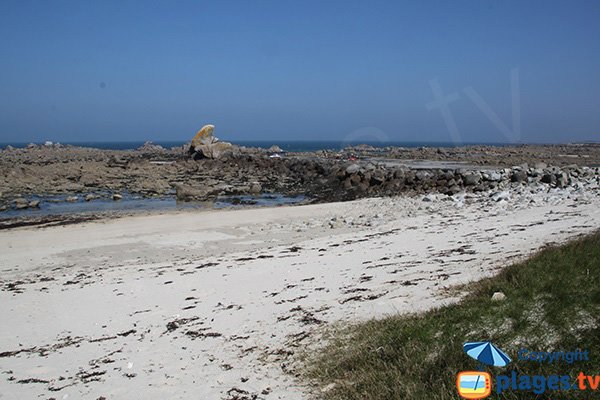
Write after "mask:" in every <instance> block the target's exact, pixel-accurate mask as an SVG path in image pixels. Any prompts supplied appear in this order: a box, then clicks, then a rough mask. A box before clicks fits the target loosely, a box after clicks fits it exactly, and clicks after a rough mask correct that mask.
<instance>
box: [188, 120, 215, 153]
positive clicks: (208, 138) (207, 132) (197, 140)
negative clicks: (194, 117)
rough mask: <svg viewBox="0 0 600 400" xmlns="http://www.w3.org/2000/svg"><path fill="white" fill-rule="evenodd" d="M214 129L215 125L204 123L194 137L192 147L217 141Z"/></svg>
mask: <svg viewBox="0 0 600 400" xmlns="http://www.w3.org/2000/svg"><path fill="white" fill-rule="evenodd" d="M214 130H215V126H214V125H204V126H203V127H202V129H200V130H199V131H198V133H196V136H194V138H193V139H192V148H194V147H196V146H201V145H203V144H211V143H213V142H214V141H215V137H214V136H213V131H214Z"/></svg>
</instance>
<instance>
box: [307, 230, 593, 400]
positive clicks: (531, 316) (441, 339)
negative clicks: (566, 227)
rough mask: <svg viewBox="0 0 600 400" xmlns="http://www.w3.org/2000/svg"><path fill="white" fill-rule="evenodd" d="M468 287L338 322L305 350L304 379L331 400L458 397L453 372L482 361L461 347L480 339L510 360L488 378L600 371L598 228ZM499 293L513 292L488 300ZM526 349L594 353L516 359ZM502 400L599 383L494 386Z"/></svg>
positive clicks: (571, 395) (563, 395) (576, 394)
mask: <svg viewBox="0 0 600 400" xmlns="http://www.w3.org/2000/svg"><path fill="white" fill-rule="evenodd" d="M469 288H470V294H469V295H467V296H466V297H465V298H464V299H463V300H462V301H461V302H459V303H457V304H454V305H451V306H446V307H442V308H439V309H435V310H432V311H429V312H427V313H424V314H418V315H408V316H406V315H403V316H394V317H390V318H386V319H383V320H373V321H369V322H366V323H361V324H358V325H353V326H349V327H345V328H341V329H338V330H336V331H335V332H333V333H332V337H331V338H329V341H328V345H327V346H326V347H325V348H324V349H323V350H321V352H320V353H319V354H318V355H316V356H311V357H308V358H307V360H306V363H307V367H306V371H305V378H306V379H307V380H308V381H309V382H310V383H311V384H313V385H315V387H316V388H317V390H316V392H317V397H320V398H323V399H327V400H330V399H340V400H341V399H343V400H354V399H356V400H358V399H360V400H383V399H417V400H418V399H428V400H436V399H439V400H442V399H457V398H459V397H458V394H457V392H456V387H455V380H456V374H457V373H458V372H459V371H463V370H474V369H477V367H478V363H477V361H475V360H473V359H471V358H470V357H468V356H467V355H466V354H464V353H463V350H462V345H463V343H464V342H467V341H480V340H490V341H492V342H493V343H494V344H495V345H497V346H498V347H500V348H501V349H503V350H504V351H505V352H506V353H508V355H509V356H510V357H511V358H512V359H513V362H512V363H511V364H509V366H507V367H505V368H495V367H488V368H486V370H487V371H488V372H490V373H491V374H492V376H494V374H510V373H511V371H516V372H517V373H518V374H520V375H521V374H529V375H553V374H558V375H570V376H572V377H573V378H575V377H576V376H577V375H578V374H579V372H580V371H583V372H585V373H587V374H588V375H595V374H598V375H600V314H599V311H600V233H596V234H594V235H591V236H589V237H586V238H583V239H580V240H577V241H573V242H571V243H568V244H566V245H563V246H560V247H551V248H546V249H544V250H542V251H540V252H539V253H538V254H537V255H535V256H533V257H532V258H530V259H529V260H527V261H525V262H522V263H518V264H515V265H512V266H510V267H508V268H506V269H504V270H503V271H502V272H501V273H500V274H499V275H497V276H495V277H493V278H490V279H486V280H483V281H481V282H478V283H476V284H473V285H470V286H469ZM497 291H501V292H503V293H505V294H506V296H507V299H506V300H504V301H499V302H498V301H496V302H494V301H492V300H491V296H492V294H493V293H494V292H497ZM521 348H528V349H531V350H535V351H552V350H565V351H567V350H574V349H578V348H579V349H589V351H590V361H588V362H576V363H573V364H571V365H569V364H567V363H565V362H560V363H558V364H539V363H535V362H531V361H519V360H517V352H518V350H519V349H521ZM493 381H494V383H495V380H494V379H493ZM327 387H328V390H325V391H323V390H319V389H323V388H327ZM500 398H501V399H584V398H600V389H599V390H597V391H595V392H594V391H589V390H588V391H585V392H581V391H578V390H570V391H562V392H561V391H547V392H546V393H544V394H541V395H535V394H534V393H533V392H531V391H528V392H525V391H512V390H508V391H505V392H503V393H502V394H501V395H498V394H496V393H495V391H493V392H492V395H491V396H490V397H489V399H500Z"/></svg>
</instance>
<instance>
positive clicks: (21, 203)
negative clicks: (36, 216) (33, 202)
mask: <svg viewBox="0 0 600 400" xmlns="http://www.w3.org/2000/svg"><path fill="white" fill-rule="evenodd" d="M27 207H29V202H28V201H27V200H26V199H24V198H22V197H19V198H18V199H15V208H16V209H17V210H22V209H24V208H27Z"/></svg>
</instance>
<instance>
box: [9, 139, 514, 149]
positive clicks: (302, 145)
mask: <svg viewBox="0 0 600 400" xmlns="http://www.w3.org/2000/svg"><path fill="white" fill-rule="evenodd" d="M42 143H43V142H42ZM42 143H38V144H42ZM152 143H153V144H158V145H161V146H163V147H165V148H167V149H169V148H172V147H181V146H183V145H184V144H186V143H189V141H183V140H180V141H160V140H157V141H152ZM231 143H234V144H236V145H239V146H246V147H258V148H264V149H268V148H269V147H271V146H273V145H277V146H279V147H280V148H281V149H282V150H283V151H291V152H309V151H317V150H341V149H343V148H345V147H348V146H355V145H359V144H366V145H369V146H373V147H387V146H396V147H407V148H418V147H446V148H450V147H460V146H471V145H488V146H507V145H509V144H507V143H465V142H406V141H404V142H396V141H386V142H380V141H373V142H371V141H358V142H348V141H342V140H337V141H336V140H314V141H308V140H306V141H300V140H298V141H289V140H287V141H286V140H276V139H275V140H253V141H243V140H240V141H231ZM27 144H28V143H22V142H21V143H19V142H16V143H7V142H5V143H2V142H0V148H2V149H3V148H5V147H6V146H8V145H10V146H13V147H25V146H27ZM62 144H65V145H73V146H81V147H91V148H96V149H109V150H132V149H137V148H138V147H140V146H142V145H143V144H144V141H115V142H63V143H62ZM512 144H513V145H514V143H512Z"/></svg>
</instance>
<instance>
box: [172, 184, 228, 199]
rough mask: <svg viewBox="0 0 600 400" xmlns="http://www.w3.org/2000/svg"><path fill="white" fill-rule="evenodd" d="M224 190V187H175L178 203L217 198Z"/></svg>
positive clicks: (180, 185)
mask: <svg viewBox="0 0 600 400" xmlns="http://www.w3.org/2000/svg"><path fill="white" fill-rule="evenodd" d="M222 190H223V187H222V186H216V187H213V186H208V187H205V188H202V189H199V188H195V187H192V186H188V185H183V184H177V185H175V196H176V198H177V200H178V201H204V200H207V199H208V198H210V197H215V196H217V195H218V194H219V193H220V192H221V191H222Z"/></svg>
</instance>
